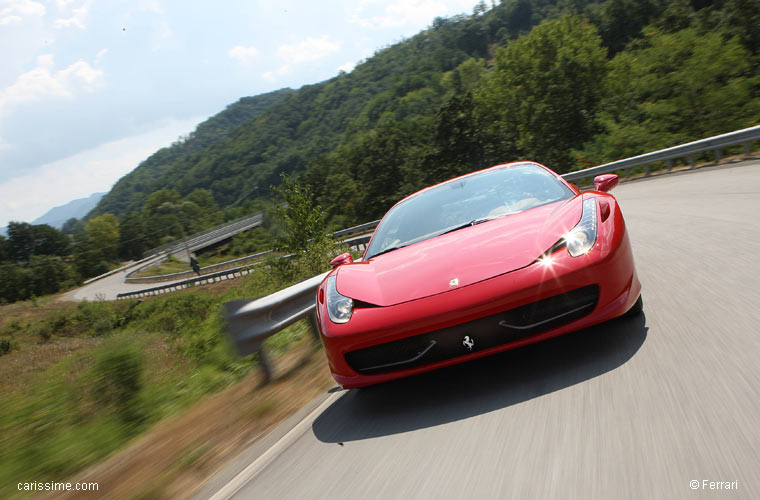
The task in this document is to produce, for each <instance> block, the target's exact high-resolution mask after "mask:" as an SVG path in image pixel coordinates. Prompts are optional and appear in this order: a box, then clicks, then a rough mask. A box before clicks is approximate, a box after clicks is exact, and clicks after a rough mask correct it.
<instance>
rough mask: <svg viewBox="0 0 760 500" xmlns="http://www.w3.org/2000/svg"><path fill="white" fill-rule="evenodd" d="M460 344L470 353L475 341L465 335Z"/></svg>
mask: <svg viewBox="0 0 760 500" xmlns="http://www.w3.org/2000/svg"><path fill="white" fill-rule="evenodd" d="M462 344H463V345H464V346H465V347H466V348H467V350H468V351H472V347H473V346H474V345H475V341H474V340H473V339H471V338H470V336H469V335H465V337H464V340H463V341H462Z"/></svg>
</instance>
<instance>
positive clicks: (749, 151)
mask: <svg viewBox="0 0 760 500" xmlns="http://www.w3.org/2000/svg"><path fill="white" fill-rule="evenodd" d="M743 146H744V157H745V158H746V157H747V156H749V155H751V154H752V143H749V142H745V143H744V144H743Z"/></svg>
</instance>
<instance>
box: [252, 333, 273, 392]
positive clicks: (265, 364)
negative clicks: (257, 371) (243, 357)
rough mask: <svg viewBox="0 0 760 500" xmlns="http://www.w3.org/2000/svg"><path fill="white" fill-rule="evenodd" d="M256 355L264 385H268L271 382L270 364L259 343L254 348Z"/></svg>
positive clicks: (262, 346) (261, 344) (262, 344)
mask: <svg viewBox="0 0 760 500" xmlns="http://www.w3.org/2000/svg"><path fill="white" fill-rule="evenodd" d="M256 355H257V356H258V358H259V365H261V370H262V371H263V372H264V383H265V384H266V383H269V381H270V380H272V362H271V361H270V360H269V356H267V353H266V351H265V350H264V343H263V342H262V343H260V344H259V346H258V347H257V348H256Z"/></svg>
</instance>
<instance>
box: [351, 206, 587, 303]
mask: <svg viewBox="0 0 760 500" xmlns="http://www.w3.org/2000/svg"><path fill="white" fill-rule="evenodd" d="M581 198H582V195H577V196H575V197H574V198H571V199H569V200H563V201H558V202H555V203H551V204H548V205H543V206H540V207H536V208H532V209H530V210H526V211H524V212H519V213H515V214H511V215H507V216H505V217H501V218H499V219H494V220H491V221H488V222H483V223H481V224H478V225H475V226H472V227H466V228H463V229H460V230H457V231H453V232H451V233H448V234H444V235H441V236H437V237H435V238H430V239H428V240H425V241H421V242H419V243H415V244H412V245H409V246H408V247H404V248H400V249H398V250H394V251H392V252H388V253H386V254H382V255H379V256H377V257H373V258H372V259H370V260H367V261H364V262H357V263H355V264H348V265H343V266H340V267H339V268H338V271H337V280H336V281H337V283H336V284H337V288H338V292H339V293H341V294H342V295H345V296H346V297H351V298H352V299H354V300H359V301H362V302H367V303H370V304H374V305H378V306H391V305H394V304H400V303H402V302H408V301H410V300H415V299H420V298H423V297H428V296H431V295H436V294H439V293H443V292H447V291H450V290H453V289H455V288H461V287H463V286H467V285H471V284H473V283H477V282H479V281H482V280H485V279H488V278H492V277H494V276H498V275H500V274H504V273H508V272H511V271H514V270H516V269H520V268H523V267H525V266H528V265H530V264H531V263H532V262H533V261H535V260H536V258H538V257H539V256H540V255H541V254H542V253H543V252H545V251H546V250H547V249H548V248H549V247H550V246H552V245H553V244H554V243H556V242H557V241H558V240H559V239H560V238H561V237H562V236H563V235H564V234H565V233H566V232H567V231H568V230H570V229H571V228H572V227H573V226H575V224H577V223H578V221H579V220H580V218H581V213H582V202H581ZM454 280H456V281H454Z"/></svg>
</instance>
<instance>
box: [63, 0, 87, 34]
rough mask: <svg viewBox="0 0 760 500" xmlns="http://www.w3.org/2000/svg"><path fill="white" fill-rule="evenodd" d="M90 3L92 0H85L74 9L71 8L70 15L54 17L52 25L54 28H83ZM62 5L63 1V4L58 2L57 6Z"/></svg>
mask: <svg viewBox="0 0 760 500" xmlns="http://www.w3.org/2000/svg"><path fill="white" fill-rule="evenodd" d="M91 5H92V0H85V2H84V3H83V4H82V5H81V6H80V7H77V8H76V9H73V10H72V11H71V17H69V18H65V19H64V18H59V19H56V20H55V22H54V23H53V25H54V26H55V27H56V28H79V29H84V28H85V25H84V22H85V20H86V19H87V13H88V12H89V10H90V6H91ZM62 6H65V3H64V4H63V5H61V4H59V5H58V7H59V8H61V7H62Z"/></svg>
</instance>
